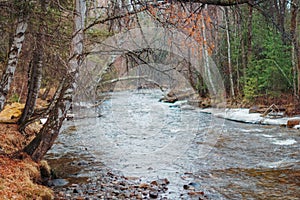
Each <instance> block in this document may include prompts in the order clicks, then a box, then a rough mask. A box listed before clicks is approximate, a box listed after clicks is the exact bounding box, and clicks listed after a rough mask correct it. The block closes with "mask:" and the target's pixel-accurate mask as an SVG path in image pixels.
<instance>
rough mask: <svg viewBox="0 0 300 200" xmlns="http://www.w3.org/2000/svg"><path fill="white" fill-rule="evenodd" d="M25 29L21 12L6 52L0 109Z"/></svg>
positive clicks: (24, 18)
mask: <svg viewBox="0 0 300 200" xmlns="http://www.w3.org/2000/svg"><path fill="white" fill-rule="evenodd" d="M26 30H27V16H25V14H24V13H21V14H20V16H19V18H18V20H17V28H16V33H15V36H14V39H13V43H12V46H11V48H10V51H9V53H8V61H7V66H6V70H5V72H4V73H3V75H2V78H1V81H0V111H1V110H3V108H4V104H5V102H6V97H7V95H8V92H9V89H10V85H11V82H12V80H13V78H14V74H15V70H16V67H17V64H18V60H19V57H20V52H21V50H22V46H23V43H24V40H25V32H26Z"/></svg>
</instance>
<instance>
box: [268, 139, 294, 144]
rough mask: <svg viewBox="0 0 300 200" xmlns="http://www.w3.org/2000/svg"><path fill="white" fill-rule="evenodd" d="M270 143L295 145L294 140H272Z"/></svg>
mask: <svg viewBox="0 0 300 200" xmlns="http://www.w3.org/2000/svg"><path fill="white" fill-rule="evenodd" d="M272 143H273V144H277V145H292V144H295V143H297V141H296V140H294V139H286V140H279V139H274V140H273V142H272Z"/></svg>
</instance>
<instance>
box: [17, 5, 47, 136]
mask: <svg viewBox="0 0 300 200" xmlns="http://www.w3.org/2000/svg"><path fill="white" fill-rule="evenodd" d="M45 3H46V2H45V1H40V4H41V5H40V6H41V10H42V11H43V13H45V12H46V5H45ZM43 24H44V20H43V17H42V16H40V18H39V29H38V33H37V36H36V38H35V44H36V45H35V48H34V52H33V58H32V61H31V64H30V67H29V69H30V72H29V74H30V77H29V80H28V92H27V98H26V104H25V108H24V110H23V112H22V115H21V117H20V119H19V120H18V124H19V125H21V126H20V127H19V130H20V131H21V132H22V131H23V130H24V129H25V126H24V125H25V124H26V121H27V120H28V119H29V118H30V117H31V116H32V114H33V112H34V108H35V104H36V100H37V98H38V95H39V90H40V87H41V80H42V72H43V56H44V55H43V54H44V49H43V41H44V36H43V35H44V27H43V26H44V25H43Z"/></svg>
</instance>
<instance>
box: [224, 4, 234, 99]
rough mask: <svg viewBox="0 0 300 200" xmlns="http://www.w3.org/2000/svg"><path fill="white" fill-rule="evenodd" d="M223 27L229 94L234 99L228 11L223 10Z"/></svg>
mask: <svg viewBox="0 0 300 200" xmlns="http://www.w3.org/2000/svg"><path fill="white" fill-rule="evenodd" d="M225 27H226V38H227V59H228V70H229V80H230V90H231V91H230V92H231V96H232V97H233V98H235V94H234V85H233V75H232V65H231V45H230V34H229V16H228V9H227V8H225Z"/></svg>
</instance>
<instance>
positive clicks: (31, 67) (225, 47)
mask: <svg viewBox="0 0 300 200" xmlns="http://www.w3.org/2000/svg"><path fill="white" fill-rule="evenodd" d="M299 9H300V2H299V0H192V1H185V0H178V1H177V0H176V1H171V0H170V1H169V0H161V1H151V0H139V1H135V0H130V1H126V0H111V1H108V0H74V1H71V0H65V1H60V0H45V1H43V0H39V1H32V0H0V10H1V16H0V35H1V40H0V74H1V77H0V79H1V80H0V111H2V110H3V109H5V106H8V105H11V104H13V103H20V104H22V105H23V107H22V108H21V112H20V113H19V114H18V116H15V117H13V118H12V121H9V122H4V124H12V126H15V128H16V129H17V131H18V132H20V133H21V135H23V136H25V137H26V138H30V140H29V139H27V141H26V142H25V143H24V144H22V145H20V147H19V150H18V151H17V152H13V156H17V157H18V156H20V155H21V154H23V153H25V154H27V155H28V156H29V157H30V158H31V159H32V160H33V161H35V162H39V161H41V160H42V159H43V157H44V156H45V154H46V153H47V152H48V150H49V149H50V148H51V147H52V145H53V144H54V142H55V140H56V138H57V136H58V134H59V131H60V129H61V126H62V124H63V121H64V120H65V119H66V117H67V113H68V111H69V110H70V108H71V107H72V98H73V95H74V93H75V91H76V89H78V88H80V87H84V86H83V85H80V83H79V81H77V80H79V78H78V77H79V72H80V71H83V72H85V71H88V70H89V66H88V64H87V62H86V59H87V58H89V59H91V58H93V57H92V56H93V55H94V54H95V52H94V51H95V49H97V52H96V53H97V54H105V55H106V54H108V57H109V59H111V60H112V61H109V63H108V64H107V62H106V63H105V64H103V63H104V62H102V61H100V62H99V63H100V65H103V66H102V69H103V71H101V73H99V74H97V75H96V78H97V80H98V82H97V91H96V92H98V93H99V94H98V95H100V93H101V92H105V91H109V90H110V88H105V87H104V86H102V85H101V84H103V83H107V82H110V81H111V83H114V82H116V81H118V80H119V79H118V78H119V74H120V73H119V74H118V72H119V71H121V69H120V68H118V64H120V62H123V61H124V60H125V61H126V62H127V65H128V66H129V67H130V64H128V63H131V65H132V66H134V65H139V64H149V63H155V62H157V63H160V64H166V63H167V64H170V63H172V62H171V61H172V59H173V58H174V55H173V57H172V56H171V57H170V58H168V56H166V54H168V55H171V54H172V53H173V52H171V53H170V52H167V53H166V52H164V51H157V50H156V49H149V48H148V47H147V48H144V49H138V50H136V49H135V50H133V51H131V50H126V51H125V50H124V52H121V53H120V52H118V53H117V54H115V52H112V50H111V52H108V53H107V50H106V49H105V48H102V47H103V46H101V45H103V43H104V41H107V40H108V39H109V38H111V37H113V36H114V35H118V34H120V33H121V34H125V33H126V32H128V31H130V30H132V29H140V30H143V29H142V28H143V27H147V28H149V27H160V28H162V29H165V30H171V29H172V30H176V31H177V32H179V33H180V34H183V35H184V36H185V37H186V38H188V39H189V41H192V43H193V44H190V45H191V47H190V48H189V47H186V48H187V49H189V51H190V53H191V54H193V53H194V54H195V55H196V53H195V52H196V51H198V54H197V55H198V57H201V58H199V59H201V61H202V64H203V65H205V67H206V68H208V69H210V67H211V63H212V61H213V63H214V65H215V66H216V67H217V69H218V71H219V72H220V78H221V79H222V84H223V85H224V89H225V91H224V93H222V95H223V96H224V98H226V104H227V105H226V106H228V107H248V108H249V107H251V106H253V105H263V106H266V107H269V106H270V105H272V104H276V105H277V106H279V107H281V108H284V109H285V111H286V114H287V115H289V116H293V115H296V114H299V112H300V99H299V98H300V47H299V46H300V25H299V23H300V15H299ZM140 34H141V35H143V31H141V33H140ZM144 36H147V35H146V34H145V35H144ZM188 39H186V40H188ZM123 42H124V41H123ZM170 45H172V44H170ZM193 45H195V46H196V48H194V47H192V46H193ZM99 47H100V48H99ZM101 48H102V49H101ZM149 52H150V54H151V56H152V57H151V58H149V55H150V54H149ZM117 57H121V58H122V59H123V60H122V59H119V60H118V58H117ZM175 57H176V56H175ZM192 57H193V56H192ZM120 60H121V61H120ZM183 60H184V62H180V67H181V70H182V71H183V76H184V77H185V78H186V79H188V81H189V82H190V84H191V86H192V88H193V89H194V90H195V91H196V93H197V94H199V96H200V98H202V99H209V98H212V96H213V94H212V91H211V88H213V87H212V86H210V85H209V83H208V82H209V81H207V77H205V76H203V74H201V73H200V72H199V71H197V70H195V69H194V68H192V67H191V66H192V64H191V63H192V61H191V60H187V59H183ZM125 61H124V62H125ZM133 63H135V64H133ZM112 66H113V67H112ZM128 66H127V70H128ZM132 66H131V67H132ZM176 67H178V66H175V67H174V68H176ZM211 69H212V68H211ZM116 71H118V72H116ZM129 78H130V77H129ZM131 78H134V77H131ZM85 79H89V78H85ZM208 80H210V77H209V75H208ZM111 87H113V86H111ZM159 87H162V86H159ZM99 88H100V89H99ZM84 90H85V91H87V90H88V89H86V88H85V89H84ZM217 92H218V91H217ZM45 117H47V121H46V123H45V124H44V125H43V126H42V127H41V128H40V129H39V130H38V131H36V133H35V134H34V135H32V134H31V133H30V131H28V127H29V126H30V125H32V124H34V123H35V122H37V121H39V119H41V118H45ZM3 130H4V129H3ZM1 131H2V130H1ZM3 134H5V133H3ZM2 152H3V155H4V154H5V155H6V154H10V153H12V152H10V151H8V152H5V149H4V150H3V149H0V153H2Z"/></svg>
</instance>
